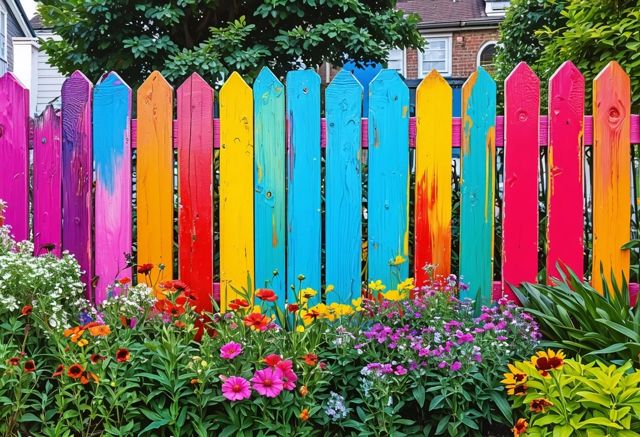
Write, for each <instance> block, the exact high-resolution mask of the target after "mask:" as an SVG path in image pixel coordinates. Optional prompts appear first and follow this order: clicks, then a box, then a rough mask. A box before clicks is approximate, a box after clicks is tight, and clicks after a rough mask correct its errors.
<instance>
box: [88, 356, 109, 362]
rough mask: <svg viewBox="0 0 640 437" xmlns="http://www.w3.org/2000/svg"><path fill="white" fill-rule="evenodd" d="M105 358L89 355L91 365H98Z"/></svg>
mask: <svg viewBox="0 0 640 437" xmlns="http://www.w3.org/2000/svg"><path fill="white" fill-rule="evenodd" d="M105 358H106V357H105V356H102V355H100V354H91V358H90V360H91V363H92V364H98V363H99V362H100V361H102V360H104V359H105Z"/></svg>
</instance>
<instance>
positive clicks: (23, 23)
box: [6, 0, 36, 37]
mask: <svg viewBox="0 0 640 437" xmlns="http://www.w3.org/2000/svg"><path fill="white" fill-rule="evenodd" d="M6 4H7V6H8V7H9V10H10V11H11V13H12V14H13V16H14V17H15V19H16V20H17V21H18V26H19V27H20V29H21V30H22V32H23V33H24V36H27V37H29V36H31V37H34V36H36V34H35V33H34V31H33V28H32V27H31V24H29V18H28V17H27V14H26V12H25V11H24V9H22V5H21V4H20V0H6Z"/></svg>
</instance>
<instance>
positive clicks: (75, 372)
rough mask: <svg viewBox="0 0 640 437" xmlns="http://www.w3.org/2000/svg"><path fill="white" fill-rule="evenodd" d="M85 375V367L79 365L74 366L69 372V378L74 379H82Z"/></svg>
mask: <svg viewBox="0 0 640 437" xmlns="http://www.w3.org/2000/svg"><path fill="white" fill-rule="evenodd" d="M83 373H84V367H82V366H81V365H80V364H78V363H75V364H72V365H71V366H70V367H69V369H68V370H67V376H69V377H70V378H73V379H78V378H80V377H81V376H82V374H83Z"/></svg>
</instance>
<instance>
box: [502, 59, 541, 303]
mask: <svg viewBox="0 0 640 437" xmlns="http://www.w3.org/2000/svg"><path fill="white" fill-rule="evenodd" d="M504 95H505V98H504V99H505V100H504V112H505V123H504V125H505V132H504V136H505V145H504V197H503V202H504V203H503V207H502V292H503V294H504V295H505V296H507V297H508V298H509V299H511V300H514V301H515V300H517V298H516V295H515V294H514V293H513V291H512V289H511V286H519V285H520V284H521V283H522V282H536V280H537V276H538V157H539V153H540V152H539V146H538V138H539V134H538V130H539V128H540V124H539V118H540V115H539V114H540V80H539V79H538V76H536V74H535V73H534V72H533V70H531V68H529V66H528V65H527V64H526V63H524V62H521V63H519V64H518V65H517V66H516V68H515V69H514V70H513V71H512V72H511V74H509V76H508V77H507V79H506V80H505V83H504Z"/></svg>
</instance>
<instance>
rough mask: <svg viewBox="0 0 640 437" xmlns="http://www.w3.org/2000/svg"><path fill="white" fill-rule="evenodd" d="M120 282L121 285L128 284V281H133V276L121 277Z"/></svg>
mask: <svg viewBox="0 0 640 437" xmlns="http://www.w3.org/2000/svg"><path fill="white" fill-rule="evenodd" d="M118 282H119V283H120V285H127V284H128V283H130V282H131V278H129V277H124V278H120V279H118Z"/></svg>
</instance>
